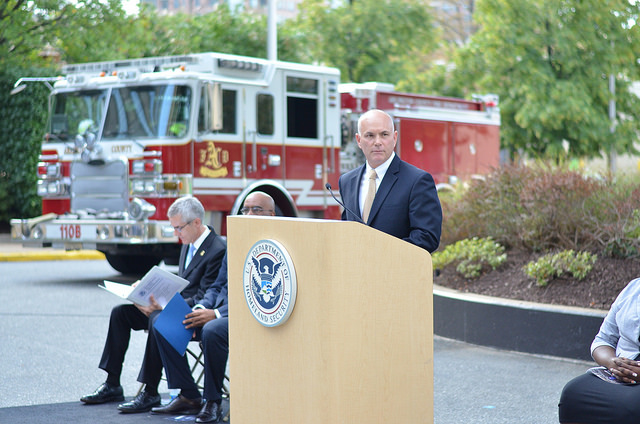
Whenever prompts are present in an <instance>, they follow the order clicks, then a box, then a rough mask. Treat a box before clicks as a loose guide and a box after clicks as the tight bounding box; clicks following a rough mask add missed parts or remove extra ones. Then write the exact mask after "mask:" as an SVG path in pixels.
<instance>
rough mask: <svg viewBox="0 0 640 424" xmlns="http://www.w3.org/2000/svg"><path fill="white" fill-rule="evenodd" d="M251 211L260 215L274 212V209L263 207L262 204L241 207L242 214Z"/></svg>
mask: <svg viewBox="0 0 640 424" xmlns="http://www.w3.org/2000/svg"><path fill="white" fill-rule="evenodd" d="M249 212H253V213H255V214H258V215H259V214H261V213H263V212H273V210H272V209H262V207H261V206H251V207H250V208H249V207H246V208H242V209H240V213H241V214H242V215H247V214H249Z"/></svg>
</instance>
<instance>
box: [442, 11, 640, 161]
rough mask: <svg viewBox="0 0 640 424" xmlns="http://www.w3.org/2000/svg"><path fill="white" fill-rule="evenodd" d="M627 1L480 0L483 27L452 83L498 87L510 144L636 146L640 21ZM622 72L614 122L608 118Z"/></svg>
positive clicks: (577, 150)
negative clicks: (612, 91) (635, 90)
mask: <svg viewBox="0 0 640 424" xmlns="http://www.w3.org/2000/svg"><path fill="white" fill-rule="evenodd" d="M639 7H640V6H639V5H637V4H631V3H630V2H628V1H627V0H523V1H520V2H513V1H509V0H480V1H478V2H477V12H476V20H477V22H478V24H479V26H480V30H479V31H478V32H477V33H476V34H475V35H474V36H473V37H472V40H471V42H470V44H469V45H468V46H467V47H465V48H464V49H462V50H461V51H460V52H459V55H458V58H457V61H456V63H457V69H456V75H455V82H453V83H452V85H453V86H464V87H465V88H466V93H467V94H470V93H471V92H495V93H497V94H499V95H500V100H501V101H500V107H501V117H502V130H501V132H502V141H503V143H502V144H503V147H507V148H508V149H510V150H511V151H512V152H516V151H520V152H525V153H528V154H530V155H533V156H536V157H551V158H554V159H560V158H562V157H564V156H565V155H566V151H565V148H566V145H568V147H569V149H568V153H569V155H572V156H577V157H594V156H596V155H599V154H600V152H601V151H602V150H604V151H609V150H611V149H614V150H616V151H618V152H631V151H634V150H633V140H635V138H636V134H637V131H638V130H639V129H640V119H639V118H640V111H639V108H638V100H637V98H636V97H635V95H633V94H632V93H631V92H630V90H629V86H630V83H631V82H632V81H634V80H637V79H638V73H639V66H638V61H637V54H636V53H637V47H636V46H637V45H638V42H639V41H640V33H639V32H638V31H639V30H640V29H639V28H638V26H637V25H634V24H633V23H634V22H635V20H636V18H637V16H638V10H639ZM609 75H615V79H616V89H615V96H614V97H613V99H615V102H616V110H617V114H616V127H615V133H613V134H612V133H611V131H610V127H611V122H610V119H609V112H608V111H609V100H610V99H611V98H612V96H611V95H610V93H609V81H608V77H609Z"/></svg>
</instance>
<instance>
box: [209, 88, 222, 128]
mask: <svg viewBox="0 0 640 424" xmlns="http://www.w3.org/2000/svg"><path fill="white" fill-rule="evenodd" d="M207 91H208V93H207V94H208V96H207V97H208V98H209V125H210V126H211V128H209V129H210V130H211V131H219V130H221V129H222V86H221V85H220V83H219V82H215V83H212V84H207Z"/></svg>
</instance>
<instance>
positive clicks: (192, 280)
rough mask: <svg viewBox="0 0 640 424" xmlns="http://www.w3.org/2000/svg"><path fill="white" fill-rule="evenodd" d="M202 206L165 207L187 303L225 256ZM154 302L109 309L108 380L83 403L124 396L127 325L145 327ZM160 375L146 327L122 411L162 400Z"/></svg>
mask: <svg viewBox="0 0 640 424" xmlns="http://www.w3.org/2000/svg"><path fill="white" fill-rule="evenodd" d="M204 213H205V211H204V207H203V206H202V203H200V201H199V200H198V199H196V198H195V197H182V198H180V199H178V200H176V201H175V202H174V203H173V204H172V205H171V206H170V207H169V210H168V211H167V215H168V217H169V222H170V223H171V226H172V227H173V229H174V233H175V234H176V235H177V236H178V238H179V239H180V241H181V242H182V250H181V252H180V262H179V264H178V275H179V276H181V277H182V278H184V279H186V280H189V284H188V285H187V287H185V288H184V290H182V292H181V294H182V296H183V297H184V298H185V300H186V301H187V303H188V304H189V305H191V306H194V305H195V304H197V303H199V302H201V301H202V298H203V297H204V294H205V293H206V291H207V289H208V288H209V287H210V286H211V285H212V284H213V283H214V282H215V280H216V277H217V276H218V272H219V270H220V265H221V263H222V258H223V257H224V256H225V253H226V249H227V245H226V242H225V241H224V240H223V239H222V238H221V237H220V236H219V235H218V234H216V232H215V230H214V229H213V228H211V227H208V226H206V225H204V224H203V220H204ZM158 312H159V311H156V310H155V309H154V308H152V307H142V306H140V305H133V304H125V305H119V306H116V307H114V308H113V309H112V311H111V318H110V321H109V330H108V332H107V339H106V342H105V345H104V350H103V352H102V359H101V360H100V364H99V367H100V368H101V369H103V370H105V371H106V372H107V379H106V381H105V382H104V383H103V384H102V385H100V387H98V388H97V389H96V391H95V392H94V393H92V394H90V395H86V396H83V397H82V398H81V399H80V400H81V401H82V402H84V403H86V404H99V403H106V402H119V401H123V400H124V395H123V391H122V386H121V385H120V375H121V373H122V366H123V363H124V357H125V353H126V351H127V348H128V347H129V340H130V337H131V330H148V329H149V328H150V322H151V319H152V318H153V316H152V314H154V315H156V314H157V313H158ZM161 377H162V359H161V358H160V352H159V351H158V345H157V343H156V341H155V338H154V333H153V332H151V331H149V334H148V337H147V344H146V349H145V352H144V359H143V362H142V367H141V369H140V373H139V374H138V381H139V382H141V383H144V384H145V387H144V390H142V391H141V392H140V393H139V394H138V395H137V396H136V397H135V398H134V399H133V400H131V401H129V402H126V403H123V404H120V405H118V409H119V410H120V411H121V412H125V413H136V412H147V411H150V410H151V408H152V407H154V406H158V405H160V395H159V394H158V384H159V383H160V378H161Z"/></svg>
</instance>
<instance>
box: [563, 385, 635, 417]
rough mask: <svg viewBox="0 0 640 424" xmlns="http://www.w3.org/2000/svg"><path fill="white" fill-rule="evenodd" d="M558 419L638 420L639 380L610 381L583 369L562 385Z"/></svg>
mask: <svg viewBox="0 0 640 424" xmlns="http://www.w3.org/2000/svg"><path fill="white" fill-rule="evenodd" d="M558 417H559V419H560V422H561V423H579V424H638V423H640V384H633V385H625V384H612V383H607V382H606V381H604V380H601V379H599V378H598V377H596V376H595V375H593V374H591V373H585V374H583V375H580V376H578V377H576V378H574V379H573V380H571V381H569V382H568V383H567V384H566V385H565V386H564V389H562V394H561V395H560V403H559V404H558Z"/></svg>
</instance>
